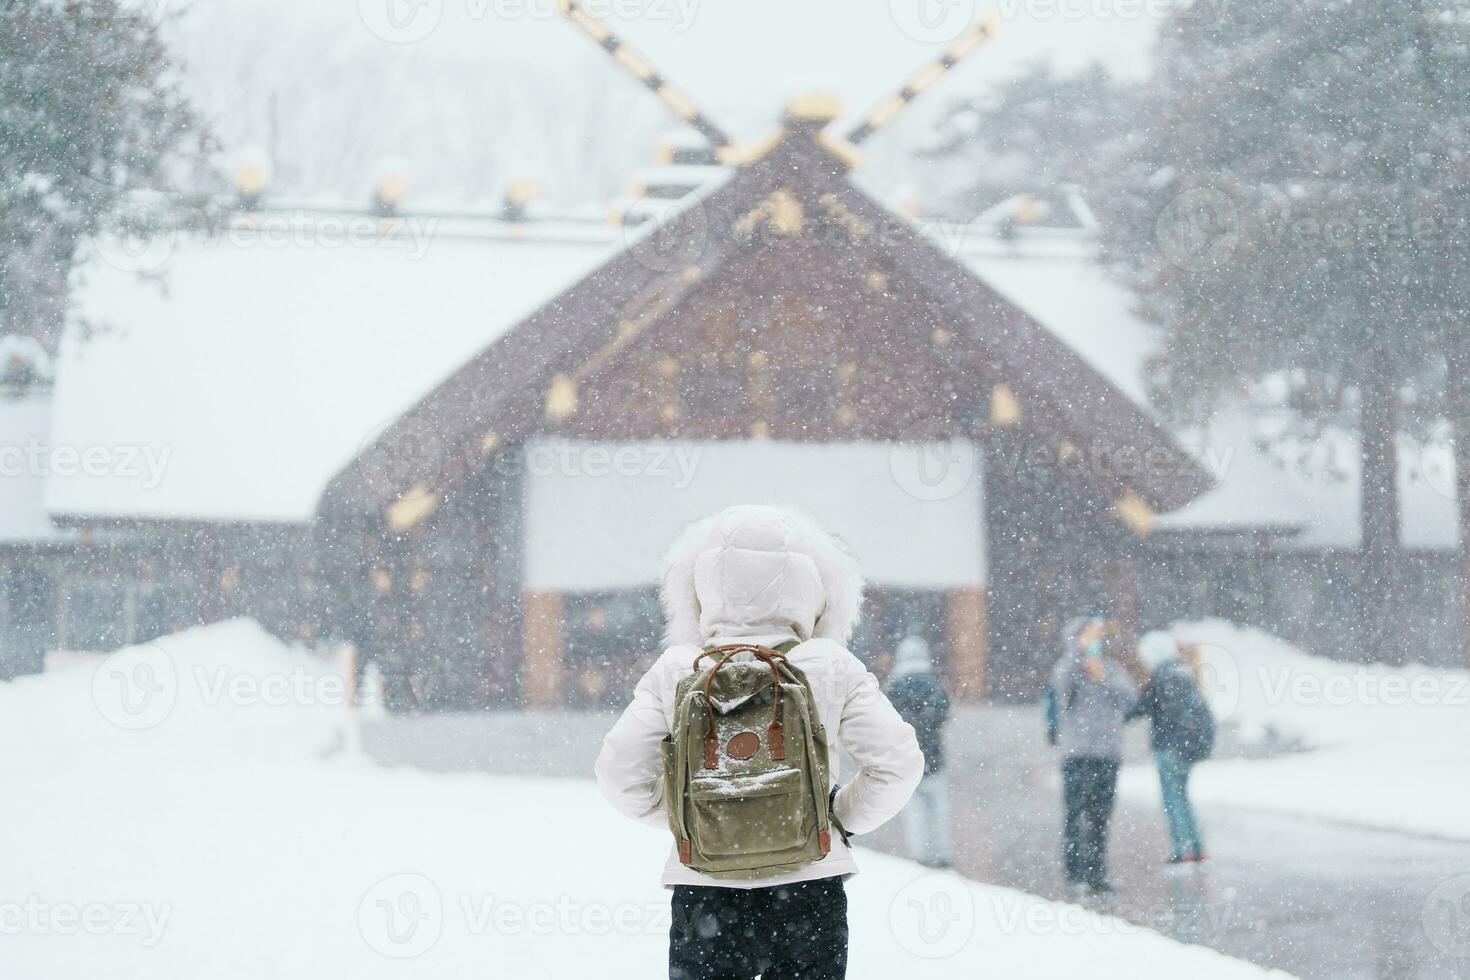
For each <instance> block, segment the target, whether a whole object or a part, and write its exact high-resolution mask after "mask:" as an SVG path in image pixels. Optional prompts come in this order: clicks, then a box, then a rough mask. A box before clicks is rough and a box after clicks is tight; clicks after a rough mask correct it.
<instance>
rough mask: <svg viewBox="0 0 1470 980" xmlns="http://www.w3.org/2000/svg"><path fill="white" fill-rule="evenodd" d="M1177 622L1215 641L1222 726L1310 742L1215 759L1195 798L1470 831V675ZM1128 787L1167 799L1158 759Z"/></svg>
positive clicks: (1208, 643)
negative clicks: (1266, 754)
mask: <svg viewBox="0 0 1470 980" xmlns="http://www.w3.org/2000/svg"><path fill="white" fill-rule="evenodd" d="M1174 632H1175V634H1176V636H1178V637H1179V638H1181V639H1182V640H1184V641H1186V642H1194V643H1198V644H1201V645H1202V647H1203V649H1204V650H1205V654H1206V663H1207V665H1208V668H1207V671H1206V682H1207V683H1206V686H1207V688H1208V689H1209V695H1210V699H1211V701H1212V703H1213V706H1214V709H1215V713H1216V716H1217V717H1218V718H1219V719H1220V720H1221V722H1222V723H1223V724H1224V725H1229V726H1233V727H1234V728H1235V729H1236V733H1237V734H1238V736H1239V737H1240V738H1241V739H1243V740H1244V741H1246V742H1248V743H1259V744H1260V745H1261V747H1262V748H1264V749H1268V750H1279V749H1288V748H1292V747H1296V748H1300V749H1302V751H1299V752H1298V751H1289V752H1287V753H1286V754H1283V755H1280V756H1277V757H1275V758H1270V759H1222V760H1211V761H1209V762H1207V763H1205V764H1203V765H1201V766H1200V767H1199V768H1198V769H1196V770H1195V773H1194V776H1193V777H1192V781H1191V787H1192V790H1193V795H1194V797H1195V799H1196V800H1197V801H1199V802H1202V803H1206V804H1221V805H1229V806H1236V807H1244V808H1252V809H1260V810H1271V811H1276V812H1281V813H1290V814H1297V815H1301V816H1306V817H1314V818H1319V819H1325V820H1336V821H1343V822H1348V823H1354V824H1361V825H1364V826H1369V827H1376V828H1382V829H1386V830H1398V831H1406V832H1410V833H1418V834H1427V835H1432V836H1437V837H1446V838H1454V839H1458V840H1470V821H1467V820H1466V818H1465V814H1466V813H1470V780H1467V779H1466V778H1465V774H1466V773H1467V772H1470V673H1466V672H1464V671H1454V670H1439V669H1435V668H1429V667H1423V666H1417V665H1416V666H1408V667H1404V668H1389V667H1383V666H1378V665H1362V664H1347V663H1338V662H1336V661H1332V660H1326V659H1322V658H1320V657H1313V656H1310V655H1308V654H1306V653H1303V652H1302V651H1301V650H1299V649H1297V648H1296V647H1293V646H1291V645H1290V644H1288V643H1285V642H1283V641H1281V640H1278V639H1276V638H1275V637H1272V636H1270V635H1268V634H1266V633H1262V632H1260V631H1259V630H1249V629H1242V628H1240V627H1237V626H1233V625H1231V624H1229V623H1224V622H1220V621H1206V622H1199V623H1187V624H1182V625H1180V626H1178V627H1176V629H1175V630H1174ZM1123 792H1124V793H1125V794H1128V795H1130V796H1133V797H1144V798H1151V799H1155V800H1157V799H1158V795H1159V791H1158V783H1157V780H1156V778H1155V776H1154V773H1153V770H1152V768H1151V767H1149V766H1132V767H1129V769H1128V770H1127V771H1126V772H1125V773H1124V777H1123Z"/></svg>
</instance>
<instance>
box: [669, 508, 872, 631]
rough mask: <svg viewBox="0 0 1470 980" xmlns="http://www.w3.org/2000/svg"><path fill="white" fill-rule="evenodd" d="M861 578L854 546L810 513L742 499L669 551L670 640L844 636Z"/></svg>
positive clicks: (853, 619)
mask: <svg viewBox="0 0 1470 980" xmlns="http://www.w3.org/2000/svg"><path fill="white" fill-rule="evenodd" d="M862 597H863V581H862V576H861V575H860V574H859V573H858V567H857V562H856V561H854V560H853V557H852V556H851V555H850V554H848V552H847V549H846V548H844V547H843V546H842V544H841V543H840V542H839V541H838V540H837V539H836V538H834V537H833V536H832V535H830V534H828V533H827V532H826V531H825V530H823V529H822V528H821V527H820V526H819V525H817V524H816V522H814V521H812V520H810V519H809V518H807V517H804V516H802V515H799V514H796V513H793V512H791V511H788V510H782V509H778V508H775V507H758V506H739V507H730V508H728V509H726V510H723V511H720V512H719V513H718V514H714V515H712V516H710V517H706V518H705V519H704V520H701V521H698V522H696V523H694V524H692V525H690V526H689V527H688V528H686V529H685V530H684V532H683V533H682V534H680V535H679V538H678V540H676V541H675V542H674V545H673V547H672V548H670V549H669V552H668V555H667V556H666V558H665V559H664V575H663V587H662V588H661V590H660V599H661V600H662V602H663V609H664V621H665V623H666V625H667V633H666V634H665V640H666V642H667V643H668V644H669V645H671V646H673V645H684V644H688V645H693V646H702V645H704V644H705V643H707V642H708V641H709V640H710V639H712V638H716V637H718V638H721V639H736V638H741V637H744V638H749V639H752V640H756V639H765V638H769V637H774V636H781V635H790V634H794V635H795V636H796V637H797V638H798V639H801V640H809V639H828V640H836V641H837V642H838V643H841V644H844V645H846V643H847V641H848V639H849V638H850V637H851V636H852V631H853V628H854V627H855V626H856V625H857V622H858V615H859V611H860V609H861V607H862Z"/></svg>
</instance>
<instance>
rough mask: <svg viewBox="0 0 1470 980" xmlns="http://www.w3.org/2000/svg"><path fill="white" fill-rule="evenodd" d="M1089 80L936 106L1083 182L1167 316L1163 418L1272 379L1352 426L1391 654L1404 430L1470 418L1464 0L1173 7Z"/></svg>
mask: <svg viewBox="0 0 1470 980" xmlns="http://www.w3.org/2000/svg"><path fill="white" fill-rule="evenodd" d="M1083 81H1085V82H1086V85H1078V84H1075V80H1068V79H1061V78H1057V77H1055V76H1052V75H1049V74H1047V73H1046V72H1031V73H1028V74H1027V75H1025V76H1023V77H1021V78H1019V79H1017V80H1016V81H1014V82H1013V83H1011V84H1009V85H1008V86H1006V87H1005V88H1004V89H1003V90H1002V91H1001V92H1000V93H999V94H997V95H995V96H993V97H991V98H990V99H988V100H986V101H984V102H975V103H970V104H967V105H965V106H962V107H961V112H963V113H968V114H969V115H968V116H965V115H956V116H952V117H951V119H950V120H949V123H948V125H949V126H950V127H952V128H954V129H955V131H958V132H964V131H965V130H966V129H968V132H969V133H970V134H972V135H970V136H969V137H968V139H969V140H970V141H971V145H972V146H975V147H978V151H977V150H975V149H970V150H969V151H968V152H971V153H975V152H978V153H980V154H988V155H990V156H991V157H992V158H995V159H1008V160H1010V162H1011V166H1010V168H1009V171H1010V172H1012V173H1020V174H1032V175H1036V178H1035V179H1046V180H1053V179H1065V180H1072V181H1076V182H1079V183H1081V184H1083V186H1084V187H1085V188H1086V189H1087V191H1088V195H1089V198H1090V200H1091V201H1092V203H1093V205H1094V207H1095V208H1096V209H1097V211H1098V212H1099V214H1100V217H1101V219H1102V225H1103V231H1104V237H1105V252H1106V255H1107V257H1108V259H1109V260H1110V261H1111V262H1112V263H1114V264H1115V265H1116V266H1117V267H1119V268H1120V270H1121V271H1122V272H1123V273H1124V275H1125V276H1126V277H1127V278H1128V279H1129V280H1130V282H1131V284H1132V285H1133V286H1134V287H1135V288H1136V289H1137V291H1138V293H1139V296H1140V302H1141V305H1142V309H1143V312H1144V313H1145V314H1146V315H1147V316H1148V317H1149V318H1150V319H1151V320H1152V321H1153V322H1155V323H1157V324H1158V325H1159V326H1160V328H1161V333H1162V336H1163V344H1162V351H1161V354H1160V356H1159V357H1158V358H1157V359H1156V361H1155V363H1154V365H1153V376H1152V377H1151V378H1150V379H1149V380H1150V382H1151V384H1150V387H1151V389H1152V391H1153V393H1154V396H1155V400H1156V401H1157V402H1158V403H1159V405H1160V407H1161V408H1163V409H1165V410H1166V411H1167V412H1168V413H1169V414H1170V415H1171V416H1172V417H1174V418H1176V419H1178V420H1181V421H1184V420H1189V421H1195V420H1198V419H1199V418H1201V417H1202V416H1203V415H1205V414H1207V413H1208V411H1209V409H1210V408H1211V407H1212V406H1213V405H1215V404H1218V403H1219V402H1221V401H1222V400H1224V399H1227V398H1231V397H1235V396H1236V395H1237V394H1238V393H1239V392H1240V391H1241V390H1242V389H1243V388H1245V387H1247V386H1251V385H1254V384H1258V383H1259V382H1261V381H1262V380H1263V379H1271V380H1272V381H1273V382H1274V385H1275V387H1276V388H1278V389H1284V391H1285V394H1284V402H1285V404H1286V406H1287V407H1288V408H1290V409H1291V410H1292V417H1293V418H1294V419H1295V420H1296V424H1295V425H1293V426H1289V427H1287V428H1285V429H1283V430H1281V431H1280V432H1279V437H1280V438H1281V439H1282V440H1283V441H1284V442H1290V443H1300V442H1301V441H1302V440H1303V438H1306V439H1308V440H1310V439H1311V437H1313V436H1314V435H1316V434H1317V433H1318V432H1320V430H1321V429H1322V428H1323V427H1325V426H1327V425H1345V426H1348V427H1355V428H1356V429H1357V430H1358V431H1359V433H1360V437H1361V444H1362V465H1361V467H1360V470H1361V477H1360V479H1361V491H1362V508H1363V510H1362V547H1363V551H1362V554H1363V568H1364V575H1363V596H1364V602H1363V627H1364V628H1363V630H1362V638H1363V641H1364V645H1365V648H1366V649H1367V650H1368V652H1370V653H1371V654H1373V655H1374V656H1377V657H1379V658H1382V659H1389V660H1393V659H1398V658H1399V657H1400V656H1402V654H1403V652H1404V651H1402V650H1396V649H1393V648H1392V644H1391V643H1390V641H1389V638H1388V637H1389V634H1388V632H1387V623H1388V622H1389V620H1390V618H1391V615H1390V607H1391V604H1392V592H1393V582H1394V579H1395V570H1396V565H1397V561H1398V553H1399V548H1400V543H1399V542H1400V531H1399V522H1400V517H1399V501H1398V492H1397V490H1398V484H1397V480H1396V479H1395V475H1396V473H1397V472H1398V466H1399V461H1398V450H1399V447H1398V441H1397V438H1396V436H1397V435H1398V434H1399V433H1402V432H1412V431H1413V430H1414V429H1415V427H1416V426H1417V427H1421V428H1422V427H1423V426H1425V425H1426V424H1428V423H1429V422H1431V421H1432V420H1434V419H1445V418H1448V419H1455V420H1466V421H1465V422H1464V423H1461V424H1462V425H1464V426H1466V427H1470V386H1467V385H1465V384H1463V383H1460V379H1463V378H1465V377H1466V376H1467V375H1470V336H1467V334H1470V331H1467V330H1466V329H1465V322H1466V314H1467V310H1470V299H1467V284H1466V283H1467V279H1470V276H1467V271H1470V193H1467V192H1470V0H1302V2H1299V3H1295V4H1291V5H1287V6H1281V5H1261V4H1195V5H1193V6H1192V7H1189V8H1183V9H1181V10H1179V11H1178V12H1176V13H1175V14H1174V15H1172V16H1171V17H1170V19H1169V20H1168V21H1166V23H1165V24H1164V26H1163V30H1162V32H1161V37H1160V41H1159V46H1158V52H1157V62H1156V64H1155V66H1154V69H1153V71H1152V73H1151V74H1150V76H1149V77H1148V78H1147V79H1146V80H1145V81H1144V82H1142V83H1141V84H1139V85H1138V86H1136V87H1135V88H1133V89H1131V90H1120V89H1119V88H1118V87H1117V86H1116V85H1110V84H1106V80H1105V79H1096V78H1092V79H1084V80H1083ZM1008 130H1010V132H1008ZM1012 134H1014V135H1012ZM1074 141H1075V142H1074ZM964 145H965V144H963V143H962V142H961V141H960V140H951V141H950V142H949V143H948V144H944V143H941V145H940V150H941V152H948V153H950V154H957V153H960V152H961V151H962V147H963V146H964ZM1457 435H1458V436H1459V438H1457V439H1456V440H1455V446H1456V455H1457V457H1458V467H1457V470H1458V478H1459V480H1460V494H1459V498H1460V503H1459V505H1460V515H1461V516H1460V524H1461V535H1460V537H1461V542H1462V545H1461V551H1462V555H1464V556H1465V557H1464V559H1463V564H1464V578H1465V583H1466V591H1467V594H1470V432H1460V433H1457ZM1465 608H1466V615H1467V621H1466V629H1465V636H1466V651H1467V652H1466V656H1467V662H1470V601H1467V602H1466V603H1465Z"/></svg>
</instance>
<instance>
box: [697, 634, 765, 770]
mask: <svg viewBox="0 0 1470 980" xmlns="http://www.w3.org/2000/svg"><path fill="white" fill-rule="evenodd" d="M741 653H749V654H752V655H754V656H755V657H756V659H758V660H761V661H763V662H764V663H765V664H766V666H768V667H770V668H771V723H770V724H769V725H767V726H766V746H767V747H768V748H769V749H770V752H771V758H772V759H774V760H777V761H780V760H783V759H785V758H786V735H785V731H784V730H783V729H782V727H781V669H780V668H779V667H777V666H776V661H777V660H785V659H786V655H785V654H784V653H781V652H780V651H778V650H772V649H771V648H770V647H763V646H760V645H759V644H755V643H729V644H726V645H725V646H718V647H711V648H710V649H708V650H703V651H701V652H700V654H699V656H698V657H696V658H695V659H694V667H695V669H698V667H699V662H700V661H701V660H703V659H704V658H705V657H707V656H708V657H717V658H718V659H717V660H715V665H714V666H713V667H711V668H710V671H709V673H708V674H707V675H705V678H704V710H705V713H706V724H705V731H704V767H705V768H706V769H714V768H716V767H717V766H718V765H719V764H720V742H719V739H718V738H717V737H716V735H715V703H714V699H713V698H712V696H711V694H712V689H713V687H714V683H715V675H716V674H718V673H719V672H720V668H721V667H723V666H725V664H727V663H729V662H730V660H731V658H733V657H734V656H736V655H737V654H741Z"/></svg>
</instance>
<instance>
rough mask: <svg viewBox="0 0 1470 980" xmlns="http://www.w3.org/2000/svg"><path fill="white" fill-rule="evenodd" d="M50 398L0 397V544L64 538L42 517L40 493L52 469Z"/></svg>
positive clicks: (34, 395) (43, 394)
mask: <svg viewBox="0 0 1470 980" xmlns="http://www.w3.org/2000/svg"><path fill="white" fill-rule="evenodd" d="M50 429H51V396H50V393H49V392H46V391H35V392H32V393H29V394H25V395H19V396H15V397H10V396H6V397H0V543H17V542H26V541H29V542H41V541H54V540H60V539H63V538H65V537H68V536H69V534H68V532H65V531H62V530H61V529H59V528H57V527H56V526H55V525H54V524H52V523H51V521H50V520H49V519H48V518H47V516H46V510H45V507H44V506H43V505H42V502H41V500H42V494H43V492H44V490H45V485H46V474H47V472H48V471H49V468H50V455H51V454H50V440H49V432H50Z"/></svg>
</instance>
